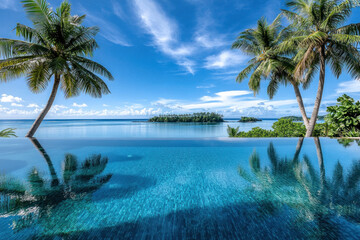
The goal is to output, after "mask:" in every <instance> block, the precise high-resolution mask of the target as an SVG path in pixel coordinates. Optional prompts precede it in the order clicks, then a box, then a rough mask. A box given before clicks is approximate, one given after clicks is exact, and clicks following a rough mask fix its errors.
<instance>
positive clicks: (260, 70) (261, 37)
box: [232, 15, 311, 125]
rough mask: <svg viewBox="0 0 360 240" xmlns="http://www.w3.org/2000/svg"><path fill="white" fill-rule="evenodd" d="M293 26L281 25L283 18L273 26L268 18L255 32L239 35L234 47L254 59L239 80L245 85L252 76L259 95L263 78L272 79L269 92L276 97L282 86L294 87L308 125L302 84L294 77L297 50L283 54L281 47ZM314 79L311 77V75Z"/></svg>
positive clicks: (258, 24) (278, 19)
mask: <svg viewBox="0 0 360 240" xmlns="http://www.w3.org/2000/svg"><path fill="white" fill-rule="evenodd" d="M292 31H293V30H292V29H291V27H288V28H283V27H282V26H281V15H279V16H277V17H276V19H275V20H274V21H273V22H272V23H271V24H269V23H267V21H266V19H265V18H261V19H260V20H258V22H257V26H256V28H254V29H247V30H245V31H243V32H241V33H240V34H239V36H238V37H237V39H236V41H235V42H234V43H233V44H232V48H233V49H240V50H241V51H242V52H244V53H245V54H247V55H250V56H251V57H252V58H251V59H250V60H249V62H248V64H247V67H246V68H245V69H243V70H242V71H241V72H240V73H239V75H238V76H237V78H236V81H237V82H239V83H241V82H242V81H243V80H244V79H246V78H247V77H248V76H249V75H250V74H251V75H250V78H249V83H248V85H249V88H250V89H251V90H253V91H254V93H255V94H256V93H258V92H259V90H260V82H261V80H262V79H267V78H269V79H270V82H269V84H268V88H267V93H268V95H269V97H270V98H273V97H274V95H275V94H276V92H277V90H278V88H279V86H280V85H281V84H283V85H287V84H291V85H292V86H293V88H294V92H295V95H296V99H297V102H298V104H299V108H300V111H301V114H302V117H303V121H304V124H305V125H307V124H308V118H307V116H306V111H305V107H304V103H303V100H302V96H301V93H300V90H299V81H298V80H297V79H295V78H294V77H293V75H292V72H293V71H294V68H295V65H296V62H295V61H294V59H292V56H294V53H293V52H295V51H292V52H291V51H287V52H281V51H279V46H280V44H282V42H283V41H284V40H286V39H287V38H289V36H290V35H291V34H292ZM310 77H311V76H310Z"/></svg>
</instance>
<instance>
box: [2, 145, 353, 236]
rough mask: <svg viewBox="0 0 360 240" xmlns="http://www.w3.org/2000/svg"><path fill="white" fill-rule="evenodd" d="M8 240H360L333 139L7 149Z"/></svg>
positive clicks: (342, 152) (343, 158) (348, 152)
mask: <svg viewBox="0 0 360 240" xmlns="http://www.w3.org/2000/svg"><path fill="white" fill-rule="evenodd" d="M0 153H1V154H0V232H1V234H0V239H262V240H263V239H360V225H359V223H360V208H359V206H360V198H359V197H360V191H359V190H360V189H359V181H360V147H359V146H358V144H357V143H356V142H342V144H340V143H339V142H338V141H337V140H331V139H325V138H324V139H305V140H303V141H302V140H301V139H261V140H260V139H241V140H230V139H226V140H225V139H223V140H221V139H218V140H201V139H193V140H171V139H163V140H161V139H158V140H146V141H143V140H135V139H134V140H131V139H127V140H125V139H119V140H109V139H98V140H96V139H92V140H74V139H67V140H55V139H38V140H33V141H31V140H29V139H6V140H3V139H2V140H0Z"/></svg>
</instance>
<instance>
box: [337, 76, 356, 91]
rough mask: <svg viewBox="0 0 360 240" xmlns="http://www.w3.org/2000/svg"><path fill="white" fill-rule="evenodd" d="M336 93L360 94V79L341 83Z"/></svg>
mask: <svg viewBox="0 0 360 240" xmlns="http://www.w3.org/2000/svg"><path fill="white" fill-rule="evenodd" d="M336 93H338V94H342V93H360V79H358V80H352V81H347V82H342V83H340V84H339V87H338V88H337V89H336Z"/></svg>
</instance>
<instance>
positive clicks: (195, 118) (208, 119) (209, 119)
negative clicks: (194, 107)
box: [149, 112, 224, 123]
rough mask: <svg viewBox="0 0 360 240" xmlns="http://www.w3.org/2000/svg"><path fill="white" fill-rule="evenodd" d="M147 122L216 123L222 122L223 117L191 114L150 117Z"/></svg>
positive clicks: (206, 113)
mask: <svg viewBox="0 0 360 240" xmlns="http://www.w3.org/2000/svg"><path fill="white" fill-rule="evenodd" d="M149 122H198V123H218V122H224V119H223V116H222V115H220V114H218V113H209V112H202V113H193V114H167V115H160V116H157V117H152V118H150V119H149Z"/></svg>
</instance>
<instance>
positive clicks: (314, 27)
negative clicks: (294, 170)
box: [280, 0, 360, 137]
mask: <svg viewBox="0 0 360 240" xmlns="http://www.w3.org/2000/svg"><path fill="white" fill-rule="evenodd" d="M359 4H360V2H359V1H358V0H345V1H340V0H311V1H310V0H291V1H288V2H287V6H288V7H289V8H290V10H282V12H283V14H284V15H285V16H286V17H287V18H288V19H289V20H290V21H291V25H292V26H293V27H294V28H296V32H295V33H294V34H293V35H292V36H291V37H290V38H289V39H287V40H285V41H284V42H283V43H281V47H280V49H282V50H284V51H289V50H290V51H291V50H293V49H299V51H298V52H299V53H298V54H297V56H296V57H295V59H297V62H298V64H297V65H296V67H295V71H294V76H295V77H296V78H299V79H300V78H303V76H304V75H308V74H310V75H313V74H314V72H315V71H314V69H320V74H319V86H318V90H317V94H316V99H315V104H314V109H313V112H312V115H311V120H310V122H309V127H308V128H307V132H306V137H310V136H312V133H313V131H314V128H315V124H316V120H317V117H318V113H319V108H320V105H321V100H322V95H323V90H324V83H325V70H326V64H328V65H330V67H331V70H332V72H333V74H334V75H335V76H336V77H339V76H340V75H341V73H342V71H343V68H344V67H345V68H347V71H348V72H349V73H350V74H351V75H352V76H353V77H354V78H355V79H357V78H359V77H360V53H359V50H358V48H357V47H358V44H359V43H360V23H357V24H349V25H345V26H343V24H344V23H345V22H346V21H347V20H348V18H349V17H350V15H351V12H352V9H353V8H354V7H357V6H359Z"/></svg>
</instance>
